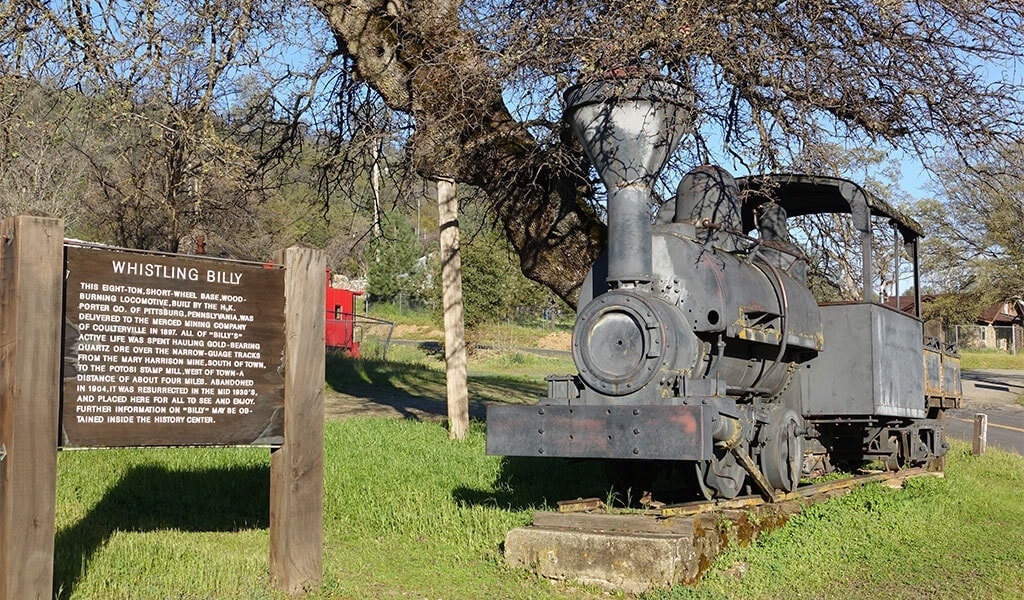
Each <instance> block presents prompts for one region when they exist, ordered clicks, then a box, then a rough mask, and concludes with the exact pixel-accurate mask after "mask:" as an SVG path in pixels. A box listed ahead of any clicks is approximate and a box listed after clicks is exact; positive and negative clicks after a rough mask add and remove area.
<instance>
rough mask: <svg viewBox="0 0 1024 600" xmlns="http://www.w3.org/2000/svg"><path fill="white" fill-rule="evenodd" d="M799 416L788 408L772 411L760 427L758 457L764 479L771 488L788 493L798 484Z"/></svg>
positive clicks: (801, 450)
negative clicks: (760, 440) (760, 436)
mask: <svg viewBox="0 0 1024 600" xmlns="http://www.w3.org/2000/svg"><path fill="white" fill-rule="evenodd" d="M803 426H804V423H803V419H802V418H801V417H800V415H798V414H797V413H796V411H794V410H791V409H788V408H787V409H776V410H773V411H772V413H771V415H770V417H769V421H768V424H767V425H765V426H764V428H763V429H762V435H763V436H764V437H763V438H762V439H763V445H762V447H761V455H760V458H759V460H758V462H759V463H760V467H761V472H762V473H764V476H765V479H767V480H768V483H770V484H771V486H772V487H774V488H775V489H779V490H783V491H786V492H792V491H793V490H795V489H796V488H797V486H798V485H800V473H801V471H802V470H803V460H804V438H803V437H801V435H800V431H801V430H802V429H803Z"/></svg>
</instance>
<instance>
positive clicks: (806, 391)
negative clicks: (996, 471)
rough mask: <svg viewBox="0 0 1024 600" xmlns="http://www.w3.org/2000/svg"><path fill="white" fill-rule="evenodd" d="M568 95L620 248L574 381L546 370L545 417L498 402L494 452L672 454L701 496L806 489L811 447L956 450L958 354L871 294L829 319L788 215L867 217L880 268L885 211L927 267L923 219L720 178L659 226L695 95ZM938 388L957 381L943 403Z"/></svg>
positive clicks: (583, 335)
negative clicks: (803, 480)
mask: <svg viewBox="0 0 1024 600" xmlns="http://www.w3.org/2000/svg"><path fill="white" fill-rule="evenodd" d="M565 100H566V117H567V119H568V120H569V122H570V123H571V125H572V128H573V130H574V132H575V133H576V135H577V137H578V138H579V139H580V140H581V141H582V143H583V145H584V148H585V150H586V153H587V156H588V157H589V159H590V161H591V163H592V164H593V165H594V167H595V169H596V170H597V172H598V174H599V175H600V177H601V179H602V181H603V183H604V185H605V188H606V189H607V217H608V248H607V251H606V253H605V254H604V255H603V256H601V257H600V258H599V259H598V261H597V262H596V263H595V264H594V265H593V267H592V269H591V271H590V273H589V275H588V276H587V279H586V281H585V282H584V285H583V287H582V290H581V294H580V299H579V302H578V307H579V309H578V313H577V316H576V323H575V326H574V328H573V336H572V356H573V361H574V363H575V365H576V367H577V369H578V373H576V374H573V375H558V376H549V377H548V378H547V379H548V394H547V398H545V399H543V400H542V401H541V402H540V403H538V404H537V405H535V406H512V405H492V406H490V407H488V412H487V451H488V453H490V454H500V455H512V456H548V457H575V458H599V459H606V460H608V461H615V462H616V463H617V464H620V465H621V464H625V465H634V464H638V463H636V462H634V461H672V462H673V463H674V464H680V465H682V466H683V467H684V469H685V470H688V471H689V472H691V473H692V475H693V479H694V481H695V482H696V486H697V489H698V490H699V492H700V493H701V494H702V495H704V496H705V497H707V498H732V497H735V496H736V495H738V494H739V493H741V492H743V491H744V490H745V489H746V490H757V491H759V492H761V493H762V494H764V495H765V496H768V497H774V496H775V495H776V493H777V492H778V491H779V490H782V491H790V490H792V489H794V488H795V487H796V486H797V485H798V483H799V480H800V477H801V474H802V472H803V469H804V463H805V454H807V455H808V456H814V457H817V460H818V461H819V463H824V464H831V463H830V461H831V462H844V463H851V462H857V461H859V460H864V459H868V458H878V459H881V460H883V461H885V462H886V464H891V465H893V466H898V465H902V464H907V463H915V464H916V463H923V462H926V461H929V460H934V459H937V458H938V457H940V456H941V455H942V454H943V453H944V452H945V448H946V446H945V444H944V442H943V440H942V431H941V422H940V421H939V420H938V417H939V416H941V410H942V408H944V407H947V406H950V405H955V404H956V402H957V396H956V391H957V390H958V387H959V366H958V362H956V359H955V357H954V356H953V355H952V354H951V353H950V352H948V351H947V349H946V348H944V347H937V349H936V348H933V352H932V354H933V355H934V356H931V357H926V356H925V354H924V348H923V344H922V342H923V329H922V323H921V321H920V319H919V318H918V316H919V313H918V315H908V314H904V313H901V312H899V311H897V310H889V309H887V308H885V307H883V306H881V305H878V304H875V303H873V302H872V298H871V295H870V292H866V298H865V301H864V302H858V303H848V304H843V305H835V306H827V307H824V306H819V305H818V303H817V302H816V301H815V299H814V297H813V296H812V294H811V292H810V291H809V290H808V287H807V284H806V273H807V262H806V258H805V257H804V256H803V255H802V253H801V252H800V250H799V249H798V248H797V247H796V246H795V245H794V244H792V243H791V241H790V238H789V233H788V230H787V223H786V218H787V215H794V214H809V213H813V212H828V211H837V212H847V213H849V214H850V215H852V217H853V219H854V223H855V226H856V228H857V229H858V230H859V231H861V233H862V235H866V236H867V237H866V238H865V240H866V241H867V243H865V244H864V247H865V248H868V250H866V251H865V260H864V266H865V271H869V265H870V264H871V261H870V250H869V249H870V247H871V244H870V243H869V242H870V239H869V238H870V231H871V227H870V223H869V221H870V218H871V216H872V215H873V216H885V217H887V218H889V219H891V220H892V221H893V222H894V223H897V224H903V225H902V228H901V227H900V226H897V230H898V232H899V233H900V234H901V235H902V236H903V239H904V241H905V242H906V243H907V244H908V248H910V247H912V248H913V249H914V251H913V252H912V255H913V256H914V266H915V268H916V262H917V261H916V240H917V237H918V236H919V235H920V231H919V228H915V226H914V225H916V224H912V222H910V221H909V220H907V219H903V218H901V215H898V214H897V213H896V211H894V210H892V209H891V208H890V207H888V206H886V205H885V204H884V203H882V202H880V201H878V200H877V199H875V198H873V197H869V196H868V195H867V194H866V193H864V192H863V190H862V189H860V188H859V187H858V186H855V185H853V184H852V183H850V182H845V181H843V180H835V179H828V178H825V179H822V178H811V179H807V178H801V177H800V176H785V177H776V178H770V177H769V178H741V179H740V180H739V181H737V180H736V179H734V178H733V177H732V176H731V175H730V174H729V173H728V172H727V171H725V170H724V169H721V168H718V167H713V166H703V167H700V168H697V169H695V170H693V171H691V172H690V173H688V174H687V175H686V176H684V177H683V179H682V181H681V182H680V183H679V186H678V191H677V194H676V198H675V200H674V202H668V203H666V204H665V205H663V206H662V208H661V210H660V211H659V213H658V217H657V220H656V221H655V222H654V223H652V220H651V217H650V215H651V212H650V207H651V205H652V200H653V198H652V197H653V192H652V185H653V183H654V180H655V178H656V177H657V176H658V174H659V172H660V171H661V169H662V168H663V167H664V165H665V163H666V161H667V159H668V157H669V156H670V155H671V153H672V151H673V150H674V149H675V148H676V146H677V144H678V143H679V141H680V139H681V138H682V136H683V135H684V134H685V133H686V124H687V123H688V122H689V121H690V117H691V114H690V112H691V110H690V108H689V107H690V106H691V105H692V98H691V97H690V95H689V94H688V93H687V91H686V90H685V89H684V88H682V87H681V86H680V85H678V84H676V83H674V82H671V81H667V80H664V79H643V80H640V79H610V80H606V81H598V82H596V83H591V84H586V85H580V86H575V87H573V88H570V89H569V90H568V91H567V92H566V95H565ZM754 230H756V231H754ZM755 233H756V235H753V234H755ZM915 272H916V271H915ZM865 281H866V283H865V286H866V289H867V287H868V286H869V285H870V276H869V275H868V274H866V275H865ZM933 346H936V345H934V344H933ZM938 346H941V344H939V345H938ZM929 359H931V363H936V364H934V365H932V364H931V363H929ZM926 371H927V373H926ZM932 371H936V373H932ZM928 375H931V376H932V381H933V382H937V383H936V385H938V386H939V388H941V389H939V390H938V391H935V390H934V389H933V390H932V396H931V400H929V396H928V395H927V394H926V390H925V387H926V385H927V381H926V379H927V376H928ZM933 387H934V385H933ZM627 461H629V462H627Z"/></svg>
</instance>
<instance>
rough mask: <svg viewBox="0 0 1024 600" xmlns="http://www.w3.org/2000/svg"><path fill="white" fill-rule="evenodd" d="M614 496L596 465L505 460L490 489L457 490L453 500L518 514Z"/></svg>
mask: <svg viewBox="0 0 1024 600" xmlns="http://www.w3.org/2000/svg"><path fill="white" fill-rule="evenodd" d="M617 493H618V492H617V491H616V490H614V489H612V486H611V484H610V483H609V480H608V477H607V476H606V475H605V470H604V466H603V465H602V464H601V463H600V462H599V461H596V460H571V459H564V458H532V457H518V456H506V457H504V458H502V459H501V469H500V472H499V474H498V478H497V480H496V481H495V482H494V488H493V489H490V490H480V489H473V488H466V487H459V488H456V489H455V490H453V491H452V497H453V498H454V499H455V501H456V502H459V503H462V504H465V505H470V506H497V507H498V508H502V509H507V510H512V511H520V510H527V509H531V508H537V509H540V508H545V507H547V508H551V507H554V505H555V503H557V502H559V501H561V500H570V499H576V498H600V499H601V500H602V501H607V500H609V497H610V494H617Z"/></svg>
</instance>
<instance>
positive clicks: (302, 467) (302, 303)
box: [270, 248, 327, 594]
mask: <svg viewBox="0 0 1024 600" xmlns="http://www.w3.org/2000/svg"><path fill="white" fill-rule="evenodd" d="M277 261H278V262H279V263H280V264H283V265H284V267H285V273H286V278H285V357H286V358H285V361H286V362H285V369H284V378H285V381H284V395H285V402H284V407H285V411H284V443H283V444H282V445H281V446H280V447H279V448H276V449H275V450H274V451H273V453H272V454H271V455H270V579H271V581H273V582H274V585H275V586H276V587H277V588H278V589H281V590H284V591H285V592H288V593H292V594H293V593H298V592H301V591H304V590H308V589H313V588H316V587H319V586H320V583H321V580H322V578H323V546H324V543H323V536H324V534H323V531H324V527H323V522H324V517H323V513H324V444H323V440H324V361H325V353H324V312H323V309H322V307H323V305H324V296H325V290H324V285H323V279H324V271H325V270H326V267H327V264H326V262H325V259H324V255H323V253H321V252H316V251H313V250H310V249H308V248H288V249H287V250H285V251H284V252H282V253H281V254H279V255H278V257H277Z"/></svg>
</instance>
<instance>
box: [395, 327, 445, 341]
mask: <svg viewBox="0 0 1024 600" xmlns="http://www.w3.org/2000/svg"><path fill="white" fill-rule="evenodd" d="M391 337H393V338H396V339H399V340H402V339H416V340H419V339H433V340H443V339H444V332H443V331H441V330H440V329H437V328H436V327H431V326H430V325H402V324H397V325H395V331H394V332H393V333H392V334H391Z"/></svg>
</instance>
